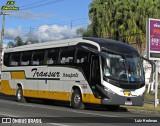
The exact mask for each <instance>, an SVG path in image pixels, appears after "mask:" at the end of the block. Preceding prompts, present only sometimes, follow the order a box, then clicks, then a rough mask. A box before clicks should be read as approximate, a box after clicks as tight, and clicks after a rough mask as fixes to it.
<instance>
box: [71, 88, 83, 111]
mask: <svg viewBox="0 0 160 126" xmlns="http://www.w3.org/2000/svg"><path fill="white" fill-rule="evenodd" d="M71 107H72V108H74V109H84V104H83V102H82V97H81V93H80V91H79V90H78V89H75V90H74V91H73V93H72V97H71Z"/></svg>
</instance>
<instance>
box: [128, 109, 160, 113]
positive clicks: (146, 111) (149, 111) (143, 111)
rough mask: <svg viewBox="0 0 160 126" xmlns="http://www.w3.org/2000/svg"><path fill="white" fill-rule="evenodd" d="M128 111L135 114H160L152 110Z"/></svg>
mask: <svg viewBox="0 0 160 126" xmlns="http://www.w3.org/2000/svg"><path fill="white" fill-rule="evenodd" d="M127 110H128V111H130V112H134V113H147V114H160V111H152V110H138V109H132V108H127Z"/></svg>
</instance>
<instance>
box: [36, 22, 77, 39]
mask: <svg viewBox="0 0 160 126" xmlns="http://www.w3.org/2000/svg"><path fill="white" fill-rule="evenodd" d="M76 30H77V29H76V28H73V29H71V28H69V27H68V26H58V25H51V26H48V25H43V26H40V27H39V29H38V31H37V32H36V33H35V34H34V36H35V37H36V39H38V40H40V41H50V40H59V39H68V38H75V37H78V36H77V33H76Z"/></svg>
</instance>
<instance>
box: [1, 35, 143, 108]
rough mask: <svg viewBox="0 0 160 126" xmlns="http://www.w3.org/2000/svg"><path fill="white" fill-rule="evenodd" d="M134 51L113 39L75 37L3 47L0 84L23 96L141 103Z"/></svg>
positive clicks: (78, 104) (80, 104)
mask: <svg viewBox="0 0 160 126" xmlns="http://www.w3.org/2000/svg"><path fill="white" fill-rule="evenodd" d="M142 63H143V62H142V58H141V56H140V54H139V53H138V51H137V50H136V49H135V48H133V47H131V46H129V45H127V44H125V43H123V42H119V41H115V40H110V39H103V38H93V37H88V38H76V39H67V40H60V41H51V42H45V43H38V44H32V45H25V46H19V47H14V48H9V49H6V50H5V52H4V57H3V63H2V78H1V85H0V89H1V92H2V93H3V94H7V95H15V96H16V99H17V101H18V102H24V101H25V100H27V99H28V98H42V99H50V100H61V101H69V102H70V105H71V107H72V108H75V109H81V108H84V105H85V103H90V104H99V105H106V106H107V105H108V106H112V107H117V106H119V105H133V106H142V105H143V99H144V92H145V77H144V70H143V64H142Z"/></svg>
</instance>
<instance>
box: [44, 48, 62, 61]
mask: <svg viewBox="0 0 160 126" xmlns="http://www.w3.org/2000/svg"><path fill="white" fill-rule="evenodd" d="M58 56H59V49H49V50H48V54H47V58H46V61H45V64H57V61H58Z"/></svg>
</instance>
